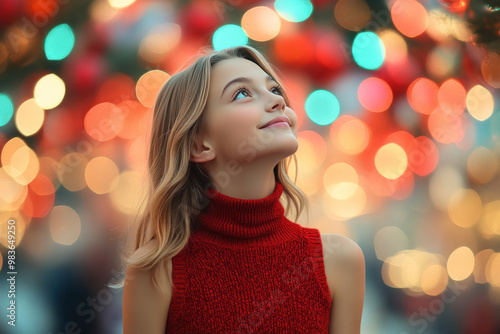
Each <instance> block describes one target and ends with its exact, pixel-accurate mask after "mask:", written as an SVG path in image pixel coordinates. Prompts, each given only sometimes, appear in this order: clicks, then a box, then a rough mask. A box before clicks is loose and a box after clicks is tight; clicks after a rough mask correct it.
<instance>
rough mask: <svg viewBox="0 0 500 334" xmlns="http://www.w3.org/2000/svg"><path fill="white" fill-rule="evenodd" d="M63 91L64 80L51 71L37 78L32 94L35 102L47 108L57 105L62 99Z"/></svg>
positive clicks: (64, 88) (64, 87) (64, 91)
mask: <svg viewBox="0 0 500 334" xmlns="http://www.w3.org/2000/svg"><path fill="white" fill-rule="evenodd" d="M65 93H66V85H65V84H64V81H62V79H61V78H59V77H58V76H57V75H55V74H53V73H52V74H48V75H46V76H44V77H43V78H41V79H40V80H38V82H37V83H36V85H35V89H34V92H33V95H34V97H35V101H36V103H37V104H38V105H39V106H40V107H42V108H43V109H45V110H47V109H52V108H55V107H57V106H58V105H59V104H60V103H61V101H62V100H63V98H64V95H65Z"/></svg>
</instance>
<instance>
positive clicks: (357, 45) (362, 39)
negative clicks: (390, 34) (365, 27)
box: [352, 31, 385, 70]
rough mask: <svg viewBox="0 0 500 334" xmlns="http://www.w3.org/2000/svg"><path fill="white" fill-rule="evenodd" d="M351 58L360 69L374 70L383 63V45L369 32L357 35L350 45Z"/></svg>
mask: <svg viewBox="0 0 500 334" xmlns="http://www.w3.org/2000/svg"><path fill="white" fill-rule="evenodd" d="M352 56H353V58H354V61H355V62H356V63H357V64H358V65H359V66H361V67H362V68H365V69H367V70H376V69H377V68H379V67H380V66H382V64H383V63H384V59H385V48H384V44H383V43H382V41H381V40H380V38H379V37H378V36H377V35H376V34H375V33H373V32H371V31H365V32H362V33H359V34H358V35H357V36H356V38H354V41H353V43H352Z"/></svg>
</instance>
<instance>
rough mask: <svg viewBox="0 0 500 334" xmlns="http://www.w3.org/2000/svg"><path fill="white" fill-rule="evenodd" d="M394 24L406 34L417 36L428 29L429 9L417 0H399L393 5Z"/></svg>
mask: <svg viewBox="0 0 500 334" xmlns="http://www.w3.org/2000/svg"><path fill="white" fill-rule="evenodd" d="M391 18H392V22H393V23H394V26H396V28H397V29H398V30H399V31H400V32H401V33H402V34H403V35H405V36H408V37H416V36H418V35H420V34H422V33H423V32H424V31H425V29H427V24H428V18H427V11H426V9H425V7H424V6H423V5H421V4H420V3H419V2H418V1H415V0H397V1H396V2H395V3H394V4H393V5H392V7H391Z"/></svg>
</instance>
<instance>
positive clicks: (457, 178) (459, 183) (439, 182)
mask: <svg viewBox="0 0 500 334" xmlns="http://www.w3.org/2000/svg"><path fill="white" fill-rule="evenodd" d="M464 185H465V180H464V179H463V178H462V176H461V174H460V173H459V171H458V170H457V169H456V168H454V167H452V166H442V167H439V168H438V169H437V170H436V171H434V173H432V174H431V178H430V180H429V194H430V196H431V200H432V202H433V204H434V206H436V207H437V208H439V209H440V210H448V203H449V201H450V198H451V196H452V195H453V194H454V193H455V192H456V191H457V190H458V189H461V188H463V187H464Z"/></svg>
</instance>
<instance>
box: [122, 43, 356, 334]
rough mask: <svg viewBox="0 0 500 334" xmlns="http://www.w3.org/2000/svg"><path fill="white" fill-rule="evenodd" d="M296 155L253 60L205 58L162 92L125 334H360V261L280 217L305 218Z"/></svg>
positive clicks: (275, 92) (268, 76)
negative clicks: (293, 172) (293, 162)
mask: <svg viewBox="0 0 500 334" xmlns="http://www.w3.org/2000/svg"><path fill="white" fill-rule="evenodd" d="M297 148H298V141H297V118H296V115H295V113H294V112H293V110H292V109H290V107H289V102H288V98H287V96H286V94H285V92H284V90H283V87H282V85H281V84H280V81H279V79H278V77H277V75H276V73H275V72H274V71H273V69H272V67H271V65H270V64H269V63H268V62H267V60H266V59H265V57H264V56H263V55H262V54H260V53H259V52H258V51H257V50H255V49H254V48H252V47H249V46H240V47H236V48H230V49H225V50H222V51H218V52H210V53H208V54H206V55H204V56H202V57H201V58H199V59H198V60H197V61H196V62H195V63H194V64H192V65H191V66H190V67H189V68H187V69H185V70H183V71H181V72H179V73H178V74H176V75H174V76H172V77H171V78H170V79H169V80H168V82H167V83H166V84H165V86H164V87H163V88H162V89H161V91H160V93H159V95H158V98H157V102H156V105H155V108H154V115H153V128H152V133H151V143H150V150H149V159H148V172H149V178H150V184H149V192H148V196H147V206H146V207H145V210H144V215H143V216H142V217H141V220H140V222H139V227H138V230H137V234H136V238H135V246H134V249H133V254H132V256H130V258H129V259H128V266H127V270H126V275H125V281H124V290H123V329H124V333H125V334H136V333H137V334H139V333H141V334H143V333H149V334H159V333H165V332H167V333H335V334H355V333H359V331H360V322H361V313H362V308H363V296H364V282H365V281H364V274H365V269H364V257H363V253H362V252H361V249H360V248H359V247H358V245H357V244H356V243H354V242H353V241H351V240H350V239H348V238H347V237H344V236H341V235H335V234H331V235H320V234H319V231H318V230H317V229H313V228H306V227H302V226H301V225H299V224H297V223H295V222H292V221H290V220H289V219H288V218H286V217H285V214H288V213H289V212H290V210H291V209H292V207H293V209H294V210H295V219H297V217H298V216H299V215H300V213H301V211H302V210H303V208H304V207H305V206H306V204H307V198H306V196H305V195H304V193H303V192H302V191H301V190H300V189H299V188H298V187H297V186H296V185H295V184H294V183H293V182H292V181H291V179H290V178H289V176H288V175H287V168H286V167H287V163H289V162H290V159H291V158H292V157H295V156H294V153H295V152H296V150H297ZM282 197H283V199H284V200H285V206H286V211H285V209H284V207H285V206H284V205H282V203H281V201H280V199H282Z"/></svg>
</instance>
